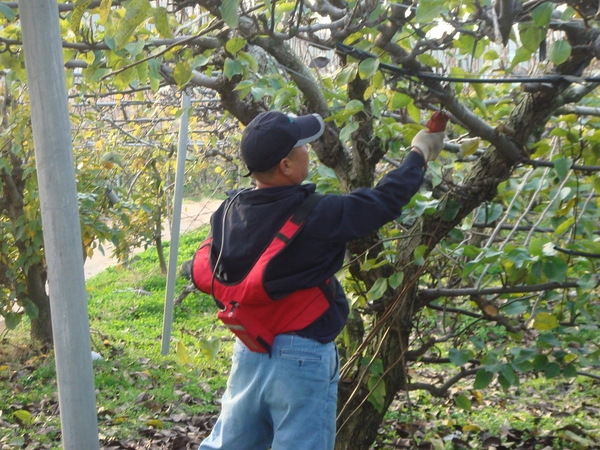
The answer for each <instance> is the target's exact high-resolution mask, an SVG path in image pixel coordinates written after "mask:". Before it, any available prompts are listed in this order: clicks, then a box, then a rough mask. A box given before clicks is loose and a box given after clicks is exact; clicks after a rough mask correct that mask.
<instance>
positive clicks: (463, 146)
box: [459, 138, 481, 158]
mask: <svg viewBox="0 0 600 450" xmlns="http://www.w3.org/2000/svg"><path fill="white" fill-rule="evenodd" d="M479 142H481V139H479V138H471V139H464V140H463V141H462V142H461V143H460V153H459V155H460V156H461V157H463V158H464V157H465V156H470V155H472V154H473V153H475V152H476V151H477V149H478V148H479Z"/></svg>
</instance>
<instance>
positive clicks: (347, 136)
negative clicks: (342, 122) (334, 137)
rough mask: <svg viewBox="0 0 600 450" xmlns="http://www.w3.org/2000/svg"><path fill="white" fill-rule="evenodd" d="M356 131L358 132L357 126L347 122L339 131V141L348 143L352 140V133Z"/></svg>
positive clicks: (354, 123)
mask: <svg viewBox="0 0 600 450" xmlns="http://www.w3.org/2000/svg"><path fill="white" fill-rule="evenodd" d="M356 130H358V124H357V123H356V122H348V123H347V124H346V126H344V127H343V128H342V129H341V130H340V141H342V142H350V141H351V140H352V133H354V132H355V131H356Z"/></svg>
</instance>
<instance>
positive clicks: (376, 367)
mask: <svg viewBox="0 0 600 450" xmlns="http://www.w3.org/2000/svg"><path fill="white" fill-rule="evenodd" d="M382 374H383V364H382V362H381V360H380V359H376V360H375V361H373V364H371V367H370V375H369V379H368V380H367V386H368V388H369V402H371V404H372V405H373V406H374V407H375V409H377V411H379V412H382V411H383V408H384V406H385V404H384V401H385V383H384V381H383V378H382Z"/></svg>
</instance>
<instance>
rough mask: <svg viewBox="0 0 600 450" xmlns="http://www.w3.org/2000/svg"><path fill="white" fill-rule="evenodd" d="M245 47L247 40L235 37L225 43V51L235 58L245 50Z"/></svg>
mask: <svg viewBox="0 0 600 450" xmlns="http://www.w3.org/2000/svg"><path fill="white" fill-rule="evenodd" d="M245 45H246V39H243V38H241V37H234V38H232V39H229V40H228V41H227V42H226V43H225V50H227V51H228V52H229V53H231V54H232V55H234V56H235V55H236V54H237V52H239V51H240V50H241V49H243V48H244V46H245Z"/></svg>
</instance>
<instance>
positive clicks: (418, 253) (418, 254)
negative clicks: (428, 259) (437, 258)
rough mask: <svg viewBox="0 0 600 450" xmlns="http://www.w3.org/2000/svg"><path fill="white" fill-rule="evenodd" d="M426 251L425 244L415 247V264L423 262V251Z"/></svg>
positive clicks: (419, 264) (418, 264)
mask: <svg viewBox="0 0 600 450" xmlns="http://www.w3.org/2000/svg"><path fill="white" fill-rule="evenodd" d="M426 251H427V246H426V245H419V246H418V247H417V248H415V251H414V253H413V258H414V263H415V264H416V265H417V266H422V265H423V264H425V252H426Z"/></svg>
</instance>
